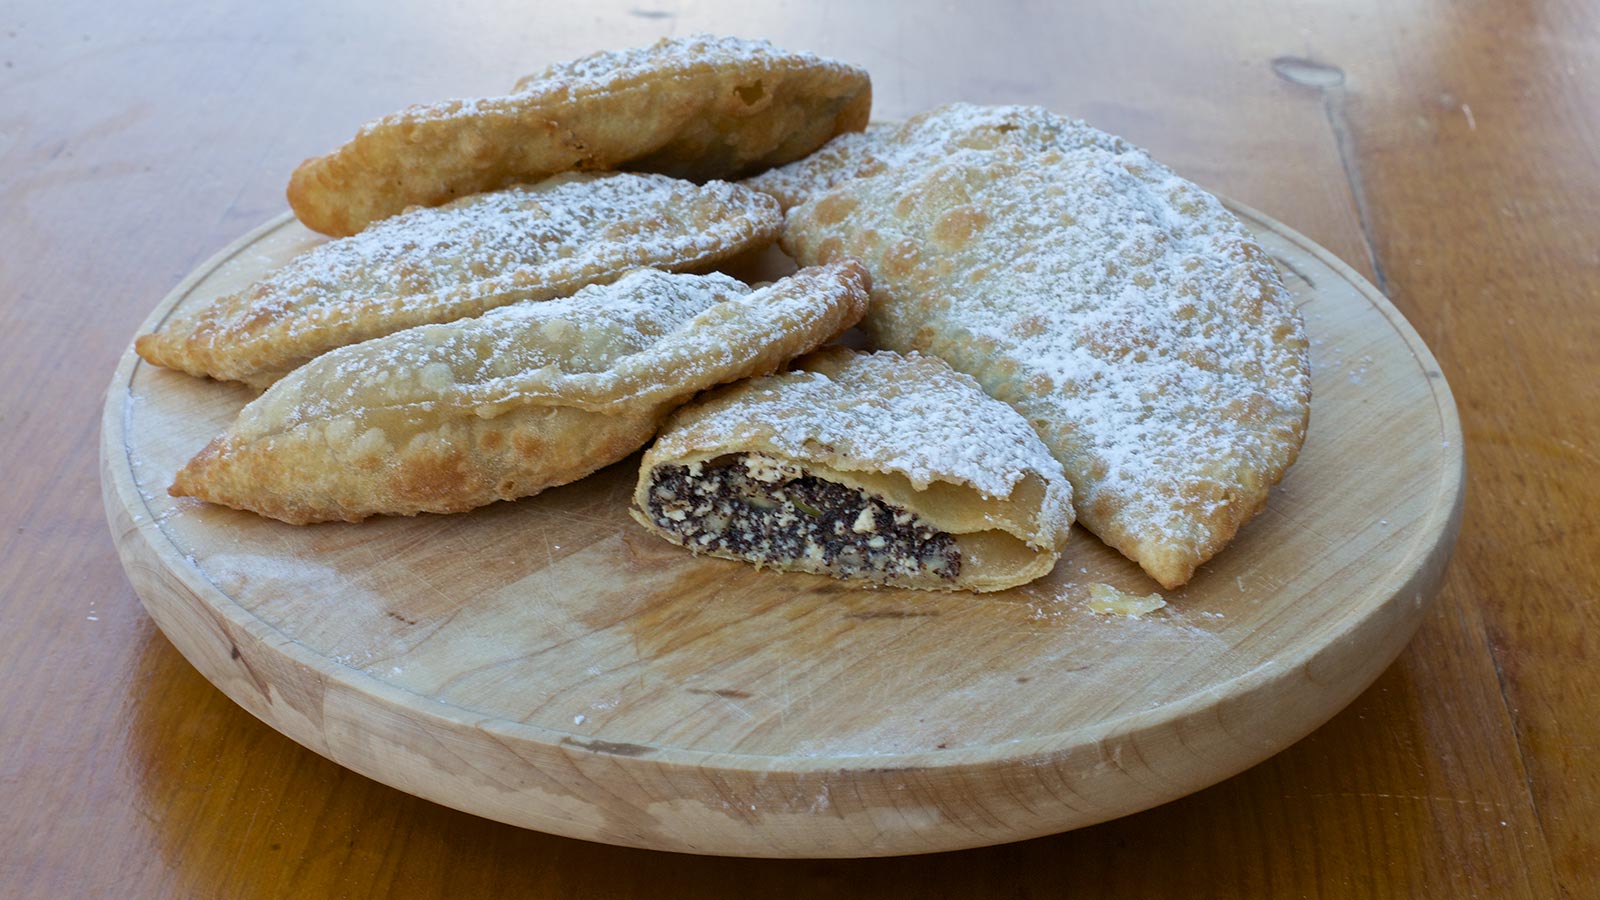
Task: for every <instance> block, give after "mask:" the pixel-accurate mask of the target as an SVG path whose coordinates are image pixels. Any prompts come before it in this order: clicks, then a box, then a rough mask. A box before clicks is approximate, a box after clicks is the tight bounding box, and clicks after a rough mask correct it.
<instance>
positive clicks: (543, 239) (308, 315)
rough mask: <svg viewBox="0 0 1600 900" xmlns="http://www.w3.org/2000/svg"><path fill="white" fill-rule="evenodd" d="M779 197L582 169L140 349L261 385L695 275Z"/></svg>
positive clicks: (471, 208) (248, 298) (414, 229)
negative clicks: (562, 303) (443, 329)
mask: <svg viewBox="0 0 1600 900" xmlns="http://www.w3.org/2000/svg"><path fill="white" fill-rule="evenodd" d="M778 227H779V216H778V213H777V210H776V208H775V206H774V204H773V202H772V200H771V199H770V198H768V197H766V196H765V195H763V194H760V193H757V192H756V191H752V190H749V189H747V188H741V187H737V186H735V185H731V184H726V183H722V182H712V183H709V184H706V185H698V186H697V185H694V184H691V183H690V182H687V181H680V180H678V179H675V178H668V177H666V176H664V175H615V174H613V175H580V174H567V175H560V176H556V177H554V178H550V179H548V180H546V181H544V182H542V183H540V184H537V185H533V186H529V187H516V188H510V189H508V190H504V191H498V192H495V193H491V194H478V195H476V196H472V197H467V198H464V199H461V200H457V201H456V202H454V203H451V204H449V205H448V206H444V207H440V208H436V209H416V210H412V211H410V212H408V213H406V214H405V215H402V216H396V217H395V218H392V219H386V220H385V221H383V222H381V223H379V224H378V225H375V226H373V227H372V228H370V229H368V230H366V231H364V232H362V233H361V234H359V235H356V236H355V237H351V238H344V239H342V240H336V241H331V242H329V243H326V244H323V245H321V246H319V247H316V248H315V249H313V250H311V251H309V252H307V253H305V254H302V255H301V256H299V257H297V258H295V259H294V260H293V261H291V262H290V263H289V264H288V265H286V266H284V267H283V268H282V269H279V270H278V271H276V272H273V273H272V274H271V275H268V276H267V277H266V278H263V279H262V280H261V281H258V282H256V283H255V284H253V285H251V286H250V287H248V288H246V289H244V290H242V291H240V292H238V293H236V294H229V295H227V296H224V297H219V298H218V299H217V300H215V301H213V302H212V303H211V304H210V305H208V306H206V307H203V308H201V309H199V310H197V311H195V312H193V313H191V314H189V315H186V316H183V317H181V318H178V319H174V320H172V321H169V322H167V323H165V324H163V325H162V326H161V328H159V329H158V330H157V331H156V332H155V333H154V334H147V335H142V336H141V337H140V338H139V340H138V341H137V342H136V344H135V348H136V349H137V350H138V352H139V355H140V356H142V357H144V359H145V360H146V361H148V362H151V363H154V364H156V365H160V366H167V367H168V368H173V369H182V370H183V371H185V372H188V373H190V374H191V375H209V376H211V377H213V378H218V379H223V380H229V381H244V382H248V383H249V384H251V385H253V386H255V387H265V386H266V385H268V384H271V383H272V382H273V381H276V380H277V379H278V378H281V377H283V375H284V374H285V373H287V372H288V371H289V370H290V369H293V368H294V367H295V366H298V365H301V364H302V363H304V362H306V361H307V360H309V359H312V358H314V357H316V356H317V355H319V354H322V353H326V352H327V351H329V350H332V349H333V348H335V347H342V346H344V345H346V344H354V343H357V342H359V341H366V340H371V339H373V338H376V337H382V336H383V335H386V334H391V333H393V332H396V331H400V330H401V329H404V328H412V327H415V326H417V325H426V324H432V323H439V322H450V321H454V320H456V319H461V318H465V317H468V316H476V315H481V314H482V313H485V312H488V311H489V310H491V309H494V308H495V307H498V306H504V305H506V304H508V303H516V302H519V301H523V300H547V299H550V298H552V297H562V296H566V295H567V294H571V293H572V292H573V291H576V290H577V289H579V288H581V287H583V286H585V285H589V284H599V283H604V282H607V281H611V280H613V279H615V278H617V277H618V276H620V275H621V274H622V273H623V272H626V271H628V270H629V269H633V268H639V267H652V268H663V269H674V270H679V269H693V268H698V267H702V266H706V265H709V264H711V263H713V262H716V261H718V260H721V259H724V258H726V257H729V256H733V255H735V254H737V253H740V252H743V251H745V250H749V249H754V248H759V247H761V246H764V245H766V244H768V243H770V242H771V241H772V240H773V239H774V238H775V237H776V236H777V231H778Z"/></svg>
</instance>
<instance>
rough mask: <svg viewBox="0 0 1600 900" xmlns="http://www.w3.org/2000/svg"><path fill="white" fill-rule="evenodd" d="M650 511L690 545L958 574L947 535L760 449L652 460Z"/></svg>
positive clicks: (835, 567)
mask: <svg viewBox="0 0 1600 900" xmlns="http://www.w3.org/2000/svg"><path fill="white" fill-rule="evenodd" d="M649 507H650V508H649V510H648V512H649V515H650V518H651V519H653V520H654V521H655V523H656V524H657V525H659V526H660V527H662V528H663V529H666V530H667V531H669V532H672V533H674V534H677V535H678V536H679V539H680V540H681V541H682V543H683V545H684V546H685V547H688V548H689V549H691V550H696V551H702V552H710V551H717V552H721V553H728V554H733V555H736V556H739V557H742V558H744V559H749V560H751V561H753V562H760V563H772V564H777V565H783V566H786V567H788V566H798V567H799V568H804V569H807V570H809V571H813V572H826V573H828V574H832V575H838V576H841V577H849V576H876V577H878V578H881V579H883V580H886V581H894V580H896V578H897V577H900V578H904V577H908V576H922V577H925V575H926V574H930V573H931V574H933V575H935V576H937V577H938V578H940V579H942V580H945V581H953V580H955V578H956V576H958V575H960V574H961V552H960V550H959V549H958V548H957V546H956V540H955V538H954V537H951V536H950V535H949V534H946V533H945V532H942V531H939V530H938V529H935V528H933V527H932V526H930V525H928V524H926V523H924V522H923V521H922V520H921V519H920V518H918V517H917V516H916V515H915V514H913V513H911V512H909V511H908V510H904V509H900V508H898V507H895V506H890V505H889V504H887V503H884V502H883V501H882V500H881V499H879V498H877V497H874V496H872V495H871V494H868V493H867V492H865V491H862V490H858V489H856V488H852V487H847V486H845V485H842V484H837V483H835V482H831V481H825V480H823V479H821V478H817V477H816V476H813V475H808V474H806V473H805V472H803V471H802V470H800V469H799V468H797V467H795V466H791V465H786V464H784V463H781V462H779V461H777V460H774V459H771V458H770V457H766V456H761V455H759V454H745V453H736V454H731V455H728V456H723V457H719V458H717V459H715V460H712V461H710V462H705V463H696V464H694V465H692V466H659V467H657V468H656V470H655V472H654V474H653V478H652V481H651V485H650V493H649Z"/></svg>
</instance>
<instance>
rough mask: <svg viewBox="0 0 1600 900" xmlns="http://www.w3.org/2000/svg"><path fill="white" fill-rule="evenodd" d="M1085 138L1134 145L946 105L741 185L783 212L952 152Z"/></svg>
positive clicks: (1079, 128) (874, 127)
mask: <svg viewBox="0 0 1600 900" xmlns="http://www.w3.org/2000/svg"><path fill="white" fill-rule="evenodd" d="M1086 143H1090V144H1094V145H1095V146H1097V147H1099V148H1100V149H1102V150H1105V151H1107V152H1113V153H1120V152H1123V151H1129V150H1133V149H1134V148H1133V147H1132V146H1131V145H1129V144H1128V143H1127V142H1126V141H1124V140H1122V139H1121V138H1119V137H1116V136H1115V135H1110V134H1107V133H1105V132H1103V131H1099V130H1097V129H1093V128H1089V127H1087V126H1085V125H1083V123H1081V122H1076V121H1074V120H1072V119H1067V118H1064V117H1062V116H1058V115H1055V114H1054V113H1051V112H1049V111H1047V110H1045V109H1042V108H1040V107H1037V106H974V105H972V104H968V103H952V104H948V105H946V106H941V107H938V108H937V109H932V110H929V111H928V112H925V113H922V114H920V115H916V116H913V117H911V118H910V119H907V120H906V121H905V122H904V123H901V124H890V123H885V122H874V123H872V124H871V125H869V126H867V129H866V130H865V131H862V132H851V133H848V134H841V135H839V136H838V137H836V138H834V139H833V140H831V141H829V142H828V143H827V144H826V145H824V146H823V147H822V149H820V150H818V151H817V152H815V153H813V154H811V155H810V156H806V157H804V158H802V159H798V160H795V161H794V162H792V163H789V164H788V165H785V166H778V167H776V168H772V169H768V170H767V171H765V172H761V173H758V174H756V175H753V176H751V177H749V178H746V179H745V180H744V181H743V182H741V184H743V185H745V186H746V187H751V188H755V189H756V190H758V191H761V192H762V193H766V194H771V195H772V196H773V198H774V199H776V200H777V201H778V205H779V206H781V207H783V209H784V210H785V211H788V210H789V209H791V208H793V207H795V206H799V205H800V204H802V203H804V202H806V201H807V200H809V199H811V198H812V197H816V196H820V195H821V194H824V193H827V192H828V191H830V190H832V189H833V188H835V187H838V186H839V185H841V184H843V183H844V182H846V181H849V180H850V179H852V178H863V177H866V176H868V175H876V174H879V173H880V172H883V171H885V170H887V169H890V168H897V167H902V166H908V165H925V164H928V163H932V162H936V161H938V160H940V159H942V158H944V157H945V156H948V155H949V154H951V153H953V152H956V151H958V150H995V149H998V148H1000V147H1021V148H1025V149H1029V150H1040V151H1044V150H1051V149H1058V148H1060V147H1064V146H1074V147H1081V146H1083V145H1084V144H1086Z"/></svg>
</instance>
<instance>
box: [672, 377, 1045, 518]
mask: <svg viewBox="0 0 1600 900" xmlns="http://www.w3.org/2000/svg"><path fill="white" fill-rule="evenodd" d="M801 365H803V366H806V367H807V368H814V369H817V370H818V371H800V370H797V371H792V372H787V373H784V374H781V375H773V376H770V377H767V378H763V379H759V380H757V381H755V382H752V383H751V384H750V385H749V386H748V387H746V388H744V389H742V390H740V391H739V392H738V393H737V394H736V395H733V396H732V397H729V398H725V399H718V400H713V401H709V402H707V403H706V404H703V405H702V406H701V407H700V408H698V409H697V410H696V411H695V413H694V415H693V418H692V421H693V423H694V427H695V430H696V432H698V433H702V434H704V433H714V434H726V435H728V442H729V443H730V444H732V445H737V444H739V443H740V442H748V441H750V440H752V439H753V438H754V437H755V436H756V435H757V434H761V435H766V436H767V437H766V440H767V441H768V442H770V443H771V445H772V448H773V449H774V450H776V451H777V452H779V453H780V454H783V455H785V456H788V457H790V458H794V459H812V458H816V456H817V451H818V450H819V449H822V450H823V451H824V452H826V454H827V457H828V459H830V460H832V461H833V463H832V464H834V465H835V466H836V467H838V468H844V469H848V468H849V467H850V464H851V462H852V461H864V462H870V465H871V468H872V469H874V470H880V471H888V472H894V473H897V474H900V475H903V476H905V477H906V479H907V480H909V481H910V482H911V483H912V485H913V486H914V487H915V488H916V489H917V490H926V489H927V487H928V485H929V484H931V483H933V482H934V481H944V482H949V483H954V484H966V485H969V486H971V487H973V488H975V489H977V490H978V491H979V492H980V493H982V494H983V495H984V496H986V497H990V498H1005V497H1009V496H1011V494H1012V492H1013V490H1014V489H1015V488H1016V486H1017V484H1018V483H1019V482H1021V481H1022V480H1023V478H1024V477H1026V476H1027V475H1028V474H1029V473H1034V474H1036V475H1038V476H1039V477H1041V478H1042V479H1043V480H1044V481H1045V483H1046V484H1047V486H1049V487H1050V489H1052V490H1054V491H1056V492H1058V494H1056V495H1055V496H1053V498H1052V499H1051V500H1048V501H1047V502H1046V509H1047V511H1049V510H1056V511H1057V512H1059V514H1060V518H1063V519H1064V518H1069V517H1070V512H1069V511H1068V509H1067V504H1068V503H1069V502H1070V495H1071V489H1070V487H1069V486H1068V484H1067V483H1066V482H1065V480H1064V478H1063V476H1062V474H1061V466H1060V464H1059V463H1057V462H1056V461H1055V459H1054V458H1052V457H1051V456H1050V452H1049V451H1048V450H1047V449H1046V448H1045V446H1044V445H1043V444H1042V443H1040V441H1039V438H1038V436H1037V435H1035V434H1034V433H1033V430H1032V429H1031V428H1030V427H1029V426H1028V423H1027V422H1026V421H1024V420H1023V418H1022V417H1021V416H1019V415H1017V413H1016V412H1015V411H1013V410H1012V409H1011V408H1010V407H1008V406H1006V405H1005V404H1003V403H1000V402H998V401H996V400H994V399H992V398H990V397H988V396H986V395H985V394H984V393H983V391H982V389H981V388H980V387H979V386H978V383H977V382H976V381H974V380H973V379H972V378H970V377H969V376H966V375H962V374H960V373H958V372H955V371H952V370H951V369H950V367H949V366H948V365H946V364H945V363H944V362H943V361H941V360H939V359H936V358H934V357H929V356H922V355H920V354H917V353H911V354H909V355H907V356H901V355H900V354H897V353H888V352H882V353H873V354H856V353H851V352H850V351H846V350H830V351H827V353H825V354H823V355H821V356H820V357H819V358H814V359H812V360H803V361H802V362H801ZM662 440H663V442H666V443H668V444H670V442H671V441H672V440H673V437H672V432H668V434H667V435H665V436H664V437H663V438H662Z"/></svg>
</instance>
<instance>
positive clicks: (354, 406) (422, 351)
mask: <svg viewBox="0 0 1600 900" xmlns="http://www.w3.org/2000/svg"><path fill="white" fill-rule="evenodd" d="M864 279H865V276H864V275H863V273H862V272H861V270H860V268H859V267H858V266H856V265H855V264H854V263H847V264H840V265H832V266H825V267H820V268H813V269H805V270H802V271H800V272H798V273H796V274H795V275H793V276H791V277H789V278H786V279H784V280H782V281H780V282H777V283H775V284H773V285H771V286H769V287H766V288H763V289H760V290H753V289H751V288H749V287H746V286H745V285H744V284H742V283H740V282H738V281H735V280H734V279H732V278H729V277H727V276H725V275H720V274H712V275H671V274H667V273H663V272H659V271H655V270H648V269H641V270H638V271H635V272H632V273H630V274H628V275H627V276H625V277H623V278H622V279H620V280H619V281H616V282H614V283H612V284H609V285H603V286H592V287H588V288H584V289H583V290H581V291H579V292H578V293H577V294H575V295H573V296H572V297H569V298H565V299H560V300H551V301H548V302H544V303H521V304H517V305H516V306H511V307H505V308H502V309H498V310H494V311H492V312H489V313H487V314H485V315H483V316H480V317H478V318H474V319H466V320H462V321H458V322H453V323H451V324H448V325H427V326H423V327H420V328H413V329H409V330H407V331H402V332H399V333H398V334H393V335H389V336H388V337H384V338H379V339H377V340H373V341H367V342H365V343H361V344H355V345H353V346H349V347H344V348H341V349H339V350H335V351H333V352H331V353H327V354H324V355H322V356H320V357H318V358H317V359H315V360H313V361H312V362H310V363H308V364H306V365H304V366H302V367H300V368H298V369H296V370H295V371H294V372H292V373H290V374H289V376H288V377H286V378H284V379H283V380H282V381H279V382H278V383H277V384H275V385H273V386H272V387H271V388H270V389H269V390H268V391H267V392H266V393H265V394H262V395H261V396H260V397H259V398H257V399H256V400H255V401H253V402H251V403H250V404H248V405H247V406H245V408H244V409H243V410H242V411H241V412H240V413H239V418H238V420H237V421H235V422H234V423H233V425H232V426H230V427H229V428H228V430H227V431H226V432H224V433H223V434H222V435H221V436H219V437H217V438H216V439H215V440H213V441H212V442H211V443H210V444H208V445H207V446H206V447H205V449H203V450H201V451H200V453H199V454H197V455H196V456H195V457H194V459H192V460H190V461H189V463H188V465H186V466H184V467H183V469H181V470H180V471H179V472H178V473H177V477H176V478H175V479H174V481H173V484H172V487H171V489H170V492H171V493H172V494H173V495H175V496H192V497H199V498H200V499H202V500H209V501H211V502H213V503H220V504H223V505H225V506H232V507H235V508H238V509H249V510H254V511H255V512H258V513H260V514H262V515H265V516H271V517H272V518H275V519H281V520H283V521H285V522H290V523H294V524H302V523H306V522H319V521H326V520H336V519H342V520H346V521H358V520H360V519H363V518H365V517H367V516H371V515H377V514H392V515H412V514H415V513H419V512H437V513H447V512H460V511H462V510H466V509H471V508H473V507H476V506H482V505H484V504H487V503H492V502H494V501H495V500H509V499H512V498H516V497H525V496H528V495H530V494H536V493H538V492H539V491H541V490H543V489H545V488H547V487H551V486H553V485H557V484H564V483H566V482H569V481H573V480H576V479H578V478H581V477H583V476H584V475H587V474H588V473H590V472H593V471H595V470H596V469H599V468H601V467H602V466H606V465H609V464H610V463H613V462H616V461H617V460H619V459H621V458H623V457H624V456H627V455H628V454H629V453H632V452H633V451H634V450H636V449H638V448H639V447H640V446H642V445H643V444H644V443H645V441H647V440H649V439H650V436H651V435H652V434H654V433H655V430H656V428H657V426H659V425H660V423H661V420H662V419H663V418H665V416H666V415H667V414H668V413H669V412H671V411H672V409H673V408H674V407H676V406H677V405H678V404H680V403H682V402H683V401H684V400H686V399H688V398H689V397H690V396H692V395H693V394H694V393H695V392H696V391H700V390H703V389H705V388H708V387H712V386H713V385H717V384H721V383H723V382H727V381H732V380H735V379H738V378H743V377H745V376H748V375H756V374H763V373H766V372H771V371H773V370H775V369H776V368H778V367H779V366H782V365H783V364H784V363H785V362H787V361H788V360H789V359H790V358H792V357H793V356H795V355H797V354H800V353H804V352H807V351H809V350H811V349H813V348H815V347H817V346H818V345H819V344H821V343H823V342H824V341H826V340H828V339H829V338H831V337H833V336H834V335H835V334H837V333H839V332H840V331H843V330H844V329H846V328H848V327H850V325H851V324H853V323H854V322H855V321H856V320H857V319H859V318H860V317H861V314H862V312H863V310H864V308H865V303H866V284H865V280H864Z"/></svg>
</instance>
